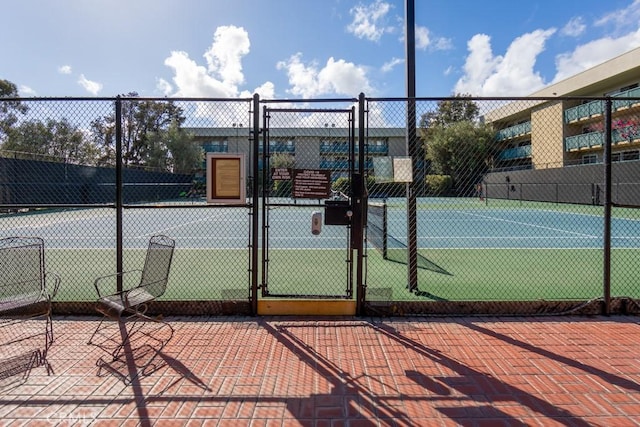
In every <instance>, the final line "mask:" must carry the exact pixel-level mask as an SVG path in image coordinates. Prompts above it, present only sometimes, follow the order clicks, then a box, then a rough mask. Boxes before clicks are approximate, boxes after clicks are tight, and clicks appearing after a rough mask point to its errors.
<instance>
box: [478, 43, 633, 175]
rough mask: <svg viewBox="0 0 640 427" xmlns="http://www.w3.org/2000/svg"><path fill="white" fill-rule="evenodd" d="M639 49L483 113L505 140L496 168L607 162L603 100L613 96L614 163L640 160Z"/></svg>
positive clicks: (531, 167) (536, 167) (501, 139)
mask: <svg viewBox="0 0 640 427" xmlns="http://www.w3.org/2000/svg"><path fill="white" fill-rule="evenodd" d="M639 83H640V48H636V49H634V50H632V51H630V52H627V53H625V54H623V55H620V56H618V57H616V58H613V59H611V60H609V61H607V62H605V63H603V64H600V65H597V66H595V67H593V68H590V69H588V70H585V71H583V72H581V73H579V74H577V75H575V76H572V77H570V78H567V79H565V80H562V81H560V82H558V83H555V84H552V85H549V86H547V87H545V88H544V89H542V90H540V91H538V92H535V93H532V94H531V95H530V97H531V98H543V97H547V98H552V97H565V99H564V100H560V99H559V100H558V101H554V100H552V99H551V100H544V101H535V100H521V101H514V102H511V103H508V104H506V105H503V106H501V107H500V108H497V109H494V110H493V111H490V112H489V113H487V114H486V115H485V117H484V119H485V121H486V122H487V123H492V124H493V125H494V126H495V128H496V129H497V131H498V132H497V136H496V137H497V140H498V141H499V143H500V144H501V151H500V152H499V154H498V156H497V158H496V162H495V164H494V167H495V169H498V170H500V169H503V170H505V169H544V168H554V167H564V166H570V165H576V164H587V163H600V162H602V160H603V152H604V149H603V144H604V132H603V125H604V122H603V113H604V102H603V101H602V99H600V100H593V99H591V100H589V99H580V97H585V98H586V97H591V98H594V97H608V96H610V97H612V98H613V102H612V123H613V126H612V127H613V132H612V138H613V140H612V142H613V147H612V158H613V161H628V160H638V159H640V151H639V148H640V126H639V124H640V101H639V100H638V99H635V100H633V99H627V98H640V87H638V85H639Z"/></svg>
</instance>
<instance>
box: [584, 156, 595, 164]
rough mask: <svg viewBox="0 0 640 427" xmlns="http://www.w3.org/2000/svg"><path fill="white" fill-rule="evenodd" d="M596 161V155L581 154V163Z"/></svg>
mask: <svg viewBox="0 0 640 427" xmlns="http://www.w3.org/2000/svg"><path fill="white" fill-rule="evenodd" d="M597 162H598V156H596V155H595V154H585V155H584V156H582V164H584V165H586V164H590V163H597Z"/></svg>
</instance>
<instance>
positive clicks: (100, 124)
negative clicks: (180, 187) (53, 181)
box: [91, 92, 185, 170]
mask: <svg viewBox="0 0 640 427" xmlns="http://www.w3.org/2000/svg"><path fill="white" fill-rule="evenodd" d="M125 97H126V99H124V100H122V101H121V102H122V104H121V105H122V162H123V164H124V165H125V166H128V165H137V166H146V167H160V168H162V169H164V170H169V169H170V167H171V162H170V161H168V160H167V159H166V156H168V153H169V148H168V146H167V141H168V139H167V134H168V132H169V129H170V127H171V126H172V125H173V126H177V127H178V128H180V126H181V125H182V123H184V121H185V117H184V115H183V111H182V108H180V107H178V106H177V105H175V103H173V102H171V101H142V100H137V99H135V98H137V97H138V94H137V93H135V92H131V93H129V94H127V95H125ZM115 125H116V123H115V116H114V115H108V116H104V117H101V118H99V119H96V120H94V121H93V123H92V124H91V129H92V134H93V140H94V143H95V144H96V145H97V146H98V147H99V150H100V164H105V165H112V164H115V128H116V126H115ZM161 157H164V159H161Z"/></svg>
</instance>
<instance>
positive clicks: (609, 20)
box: [595, 0, 640, 32]
mask: <svg viewBox="0 0 640 427" xmlns="http://www.w3.org/2000/svg"><path fill="white" fill-rule="evenodd" d="M639 21H640V0H634V2H633V3H631V4H630V5H629V6H628V7H626V8H624V9H617V10H614V11H613V12H610V13H608V14H607V15H605V16H603V17H602V18H600V19H598V20H597V21H596V22H595V25H596V26H605V25H613V27H614V30H615V31H616V32H619V31H628V29H629V27H632V28H633V29H636V28H637V27H638V22H639Z"/></svg>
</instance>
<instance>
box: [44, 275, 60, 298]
mask: <svg viewBox="0 0 640 427" xmlns="http://www.w3.org/2000/svg"><path fill="white" fill-rule="evenodd" d="M49 278H51V280H49ZM60 280H61V279H60V276H59V275H58V274H56V273H52V272H47V273H45V292H46V293H47V298H48V299H49V301H51V300H52V299H54V298H55V296H56V294H57V293H58V287H59V286H60ZM49 288H51V290H49Z"/></svg>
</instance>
